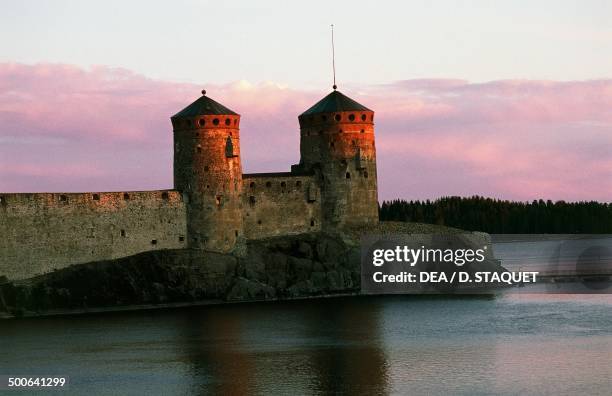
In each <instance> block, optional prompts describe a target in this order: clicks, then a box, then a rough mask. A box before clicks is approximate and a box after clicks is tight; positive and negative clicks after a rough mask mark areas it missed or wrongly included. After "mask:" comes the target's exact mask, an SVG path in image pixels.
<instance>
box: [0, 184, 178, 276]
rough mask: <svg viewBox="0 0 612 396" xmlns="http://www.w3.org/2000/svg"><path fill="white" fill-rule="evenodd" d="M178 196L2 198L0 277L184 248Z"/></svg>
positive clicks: (150, 193)
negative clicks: (150, 251) (151, 251)
mask: <svg viewBox="0 0 612 396" xmlns="http://www.w3.org/2000/svg"><path fill="white" fill-rule="evenodd" d="M186 234H187V227H186V211H185V205H184V203H183V200H182V197H181V195H180V193H178V192H177V191H146V192H101V193H41V194H0V252H1V253H2V254H1V255H0V276H2V275H4V276H6V277H7V278H8V279H10V280H18V279H24V278H29V277H32V276H35V275H38V274H43V273H47V272H50V271H53V270H56V269H61V268H65V267H68V266H70V265H72V264H77V263H84V262H90V261H96V260H108V259H114V258H119V257H124V256H129V255H133V254H135V253H139V252H144V251H148V250H156V249H180V248H184V247H185V246H186V238H187V235H186Z"/></svg>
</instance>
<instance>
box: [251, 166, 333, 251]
mask: <svg viewBox="0 0 612 396" xmlns="http://www.w3.org/2000/svg"><path fill="white" fill-rule="evenodd" d="M242 177H243V179H242V182H243V187H242V191H243V202H242V215H243V225H244V233H245V237H246V238H247V239H261V238H266V237H271V236H277V235H288V234H299V233H304V232H314V231H319V230H320V229H321V199H320V197H321V191H320V189H319V186H318V184H317V183H315V180H314V176H310V175H302V176H300V175H295V174H291V173H289V172H287V173H259V174H257V173H255V174H244V175H243V176H242Z"/></svg>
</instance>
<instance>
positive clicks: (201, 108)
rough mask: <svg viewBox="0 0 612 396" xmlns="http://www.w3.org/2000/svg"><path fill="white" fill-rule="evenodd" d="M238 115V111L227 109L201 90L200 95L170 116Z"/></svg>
mask: <svg viewBox="0 0 612 396" xmlns="http://www.w3.org/2000/svg"><path fill="white" fill-rule="evenodd" d="M214 114H220V115H221V114H222V115H238V113H236V112H234V111H232V110H230V109H228V108H227V107H225V106H223V105H222V104H221V103H219V102H216V101H214V100H212V99H211V98H209V97H208V96H206V91H202V96H201V97H199V98H198V99H197V100H196V101H195V102H193V103H192V104H190V105H189V106H187V107H185V108H184V109H183V110H181V111H179V112H178V113H176V114H175V115H173V116H172V118H175V117H196V116H201V115H214Z"/></svg>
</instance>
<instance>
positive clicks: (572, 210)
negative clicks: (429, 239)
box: [379, 196, 612, 234]
mask: <svg viewBox="0 0 612 396" xmlns="http://www.w3.org/2000/svg"><path fill="white" fill-rule="evenodd" d="M379 212H380V219H381V220H383V221H409V222H419V223H429V224H438V225H445V226H449V227H456V228H461V229H464V230H468V231H484V232H488V233H492V234H603V233H612V204H611V203H600V202H594V201H592V202H564V201H557V202H552V201H550V200H548V201H544V200H539V201H533V202H515V201H503V200H497V199H492V198H484V197H479V196H473V197H468V198H463V197H443V198H440V199H437V200H435V201H430V200H425V201H406V200H399V199H397V200H393V201H384V202H383V203H382V205H381V206H380V208H379Z"/></svg>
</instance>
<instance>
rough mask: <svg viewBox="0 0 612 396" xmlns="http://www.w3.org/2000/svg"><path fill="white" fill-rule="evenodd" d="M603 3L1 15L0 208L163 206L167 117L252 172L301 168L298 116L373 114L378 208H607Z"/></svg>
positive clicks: (32, 10)
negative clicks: (210, 122) (42, 197)
mask: <svg viewBox="0 0 612 396" xmlns="http://www.w3.org/2000/svg"><path fill="white" fill-rule="evenodd" d="M610 21H612V2H609V1H584V0H583V1H537V2H533V1H507V2H501V1H408V2H384V1H377V2H372V1H368V2H358V1H350V2H334V3H333V4H330V2H325V1H309V2H299V3H295V4H294V3H293V2H286V1H285V2H282V1H278V2H246V1H245V2H239V1H234V2H231V3H229V4H227V5H225V4H222V3H221V2H219V1H216V2H208V1H172V2H166V1H163V2H162V1H160V2H152V1H130V2H123V1H105V2H93V1H91V2H90V1H24V0H20V1H5V2H3V5H2V11H1V12H0V48H1V49H2V50H1V51H0V192H39V191H108V190H138V189H157V188H171V187H172V130H171V125H170V121H169V117H170V116H171V115H173V114H174V113H176V112H178V111H179V110H181V109H182V108H183V107H185V106H186V105H188V104H189V103H191V102H192V101H193V100H195V99H197V98H198V96H199V92H200V90H201V89H202V88H206V90H207V91H208V93H209V96H211V97H212V98H214V99H215V100H218V101H220V102H221V103H223V104H224V105H226V106H227V107H229V108H231V109H233V110H235V111H237V112H238V113H240V114H241V115H242V123H241V144H242V150H241V151H242V154H243V169H244V171H245V172H260V171H288V170H289V167H290V165H291V164H293V163H297V162H298V161H299V128H298V122H297V116H298V114H300V113H301V112H303V111H304V110H306V109H307V108H308V107H310V106H311V105H312V104H314V103H315V102H316V101H317V100H319V99H320V98H321V97H323V96H324V95H325V94H327V93H328V92H329V91H330V90H331V84H332V83H331V58H330V56H331V47H330V32H329V25H330V24H331V23H334V25H335V29H336V55H337V59H336V61H337V62H336V63H337V70H338V81H339V84H338V85H339V89H340V91H342V92H343V93H345V94H346V95H348V96H350V97H352V98H353V99H355V100H357V101H358V102H360V103H362V104H364V105H366V106H368V107H369V108H372V109H373V110H375V111H376V114H377V116H376V120H377V123H376V138H377V151H378V153H377V154H378V173H379V185H380V198H381V199H392V198H406V199H423V198H437V197H440V196H444V195H463V196H468V195H473V194H478V195H485V196H491V197H496V198H503V199H517V200H531V199H537V198H544V199H553V200H558V199H564V200H599V201H608V202H609V201H612V55H611V54H612V24H611V23H610Z"/></svg>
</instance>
